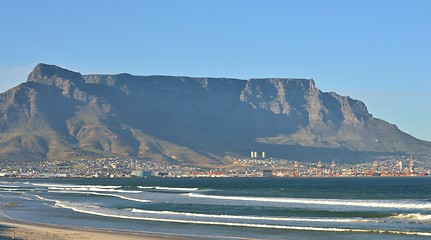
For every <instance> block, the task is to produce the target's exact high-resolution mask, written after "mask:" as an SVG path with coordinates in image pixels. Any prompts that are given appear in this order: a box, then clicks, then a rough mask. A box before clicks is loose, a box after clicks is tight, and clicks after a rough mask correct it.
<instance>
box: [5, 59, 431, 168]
mask: <svg viewBox="0 0 431 240" xmlns="http://www.w3.org/2000/svg"><path fill="white" fill-rule="evenodd" d="M0 147H1V150H0V159H3V160H7V159H16V160H55V159H69V158H92V157H103V156H121V157H132V158H144V159H156V160H159V161H168V162H175V163H179V164H192V165H214V164H215V165H224V164H228V163H229V162H228V160H226V159H225V158H224V157H225V156H226V155H233V156H248V153H249V151H252V150H257V149H261V150H265V151H266V152H268V153H269V155H270V156H274V157H283V158H297V159H309V160H312V159H314V158H319V159H321V158H330V157H333V154H331V152H336V153H337V154H341V155H342V154H346V156H349V155H355V154H356V155H357V154H362V153H364V152H370V153H382V154H384V153H406V152H415V153H420V154H429V153H431V143H429V142H425V141H421V140H418V139H415V138H414V137H412V136H410V135H408V134H406V133H403V132H402V131H400V130H399V129H398V128H397V127H396V126H395V125H393V124H390V123H387V122H385V121H383V120H380V119H377V118H374V117H373V116H372V115H371V114H370V113H369V112H368V110H367V108H366V105H365V104H364V103H362V102H361V101H359V100H354V99H351V98H350V97H347V96H340V95H338V94H336V93H334V92H322V91H320V90H319V89H318V88H317V87H316V86H315V82H314V80H313V79H293V78H253V79H250V80H241V79H233V78H205V77H201V78H193V77H184V76H183V77H175V76H160V75H153V76H133V75H130V74H124V73H123V74H117V75H107V74H89V75H81V74H80V73H78V72H74V71H70V70H67V69H64V68H61V67H58V66H55V65H47V64H38V65H36V67H35V68H34V70H33V71H32V72H31V73H30V74H29V77H28V79H27V82H25V83H22V84H20V85H19V86H17V87H15V88H12V89H10V90H8V91H6V92H4V93H2V94H0Z"/></svg>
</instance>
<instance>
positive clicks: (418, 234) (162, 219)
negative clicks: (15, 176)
mask: <svg viewBox="0 0 431 240" xmlns="http://www.w3.org/2000/svg"><path fill="white" fill-rule="evenodd" d="M55 205H56V206H58V207H63V208H67V209H71V210H73V211H75V212H80V213H85V214H90V215H96V216H102V217H111V218H120V219H132V220H143V221H157V222H172V223H187V224H202V225H218V226H231V227H252V228H269V229H283V230H297V231H318V232H356V233H380V234H385V233H386V234H402V235H417V236H431V232H404V231H395V230H378V229H376V230H374V229H373V230H371V229H370V230H367V229H355V228H322V227H301V226H283V225H269V224H253V223H251V224H250V223H234V222H210V221H193V220H180V219H165V218H148V217H135V216H125V215H113V214H108V213H102V212H94V211H90V210H84V209H79V208H76V207H73V206H67V205H65V204H63V203H56V204H55Z"/></svg>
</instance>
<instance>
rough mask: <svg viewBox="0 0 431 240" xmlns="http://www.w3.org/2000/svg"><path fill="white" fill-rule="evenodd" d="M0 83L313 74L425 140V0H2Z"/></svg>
mask: <svg viewBox="0 0 431 240" xmlns="http://www.w3.org/2000/svg"><path fill="white" fill-rule="evenodd" d="M0 32H1V34H0V91H1V92H3V91H5V90H7V89H9V88H11V87H14V86H16V85H18V84H19V83H21V82H24V81H25V80H26V77H27V75H28V73H29V72H30V71H31V69H32V68H33V67H34V66H35V65H36V64H37V63H39V62H43V63H49V64H55V65H59V66H61V67H64V68H68V69H71V70H74V71H78V72H81V73H84V74H86V73H121V72H127V73H131V74H137V75H151V74H166V75H187V76H212V77H235V78H241V79H248V78H252V77H300V78H314V80H315V81H316V85H317V87H318V88H320V89H321V90H322V91H335V92H337V93H340V94H342V95H348V96H351V97H352V98H355V99H359V100H362V101H363V102H365V104H366V105H367V106H368V109H369V111H370V112H371V113H372V114H373V115H374V116H375V117H378V118H382V119H384V120H387V121H389V122H391V123H394V124H396V125H397V126H398V127H399V128H400V129H401V130H403V131H405V132H407V133H409V134H411V135H413V136H416V137H418V138H421V139H424V140H431V125H430V123H429V121H430V119H431V111H430V107H429V105H430V103H431V1H428V0H423V1H415V0H404V1H396V0H387V1H385V0H356V1H353V0H340V1H333V0H314V1H307V0H306V1H304V0H298V1H287V0H280V1H274V0H262V1H252V0H213V1H209V0H208V1H205V0H196V1H187V0H182V1H175V0H171V1H166V0H154V1H144V0H139V1H108V0H73V1H65V0H51V1H46V0H38V1H31V0H28V1H23V0H2V1H0Z"/></svg>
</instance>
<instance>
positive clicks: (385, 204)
mask: <svg viewBox="0 0 431 240" xmlns="http://www.w3.org/2000/svg"><path fill="white" fill-rule="evenodd" d="M187 195H188V196H189V197H193V198H207V199H219V200H234V201H253V202H273V203H295V204H313V205H331V206H354V207H370V208H396V209H431V203H419V202H405V201H388V200H352V199H310V198H273V197H243V196H217V195H204V194H198V193H188V194H187Z"/></svg>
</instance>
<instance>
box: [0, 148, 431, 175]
mask: <svg viewBox="0 0 431 240" xmlns="http://www.w3.org/2000/svg"><path fill="white" fill-rule="evenodd" d="M226 158H228V160H229V161H230V162H232V164H231V165H229V166H228V167H224V168H201V167H195V166H183V165H175V164H169V163H164V162H156V161H151V160H144V159H128V158H98V159H80V160H67V161H66V160H65V161H44V162H4V163H3V165H2V166H0V178H1V177H4V178H56V177H69V178H74V177H75V178H131V177H140V178H147V177H175V178H182V177H186V178H190V177H355V176H356V177H367V176H431V158H429V159H425V160H413V158H412V157H411V156H410V158H409V156H382V157H380V158H378V159H376V160H375V161H371V162H365V163H360V164H352V163H339V164H338V163H336V162H335V161H331V162H322V161H318V162H300V161H295V160H288V159H278V158H267V156H266V153H265V152H256V151H252V152H251V153H250V157H246V158H244V157H232V156H227V157H226Z"/></svg>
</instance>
